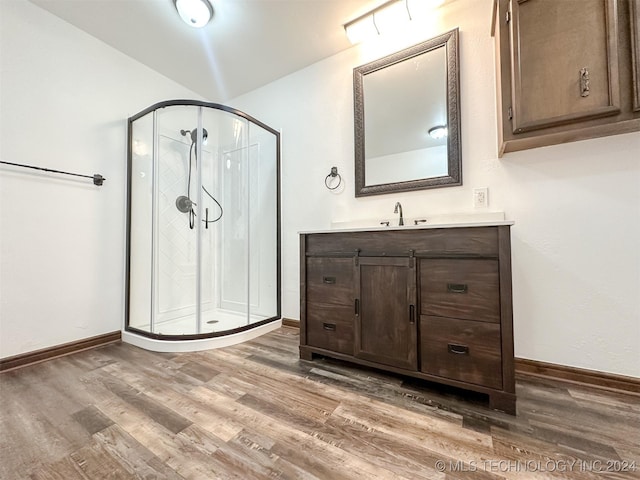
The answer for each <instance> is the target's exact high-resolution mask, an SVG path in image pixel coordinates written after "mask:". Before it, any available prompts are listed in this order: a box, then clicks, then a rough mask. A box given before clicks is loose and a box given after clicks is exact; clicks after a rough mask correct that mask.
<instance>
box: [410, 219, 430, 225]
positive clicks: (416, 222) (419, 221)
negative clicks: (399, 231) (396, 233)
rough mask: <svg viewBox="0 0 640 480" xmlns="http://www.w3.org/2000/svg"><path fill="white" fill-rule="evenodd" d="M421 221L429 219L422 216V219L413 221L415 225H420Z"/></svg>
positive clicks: (424, 221)
mask: <svg viewBox="0 0 640 480" xmlns="http://www.w3.org/2000/svg"><path fill="white" fill-rule="evenodd" d="M419 223H427V219H426V218H421V219H420V220H414V221H413V224H414V225H418V224H419Z"/></svg>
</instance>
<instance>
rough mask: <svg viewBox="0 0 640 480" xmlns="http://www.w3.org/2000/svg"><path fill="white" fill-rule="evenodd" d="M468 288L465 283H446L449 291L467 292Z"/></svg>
mask: <svg viewBox="0 0 640 480" xmlns="http://www.w3.org/2000/svg"><path fill="white" fill-rule="evenodd" d="M468 290H469V288H468V286H467V284H466V283H447V291H448V292H450V293H467V291H468Z"/></svg>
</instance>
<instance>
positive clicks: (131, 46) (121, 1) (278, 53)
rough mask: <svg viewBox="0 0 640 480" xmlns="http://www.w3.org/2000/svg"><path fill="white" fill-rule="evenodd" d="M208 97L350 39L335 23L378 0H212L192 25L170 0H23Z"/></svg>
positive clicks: (276, 73) (225, 95) (255, 82)
mask: <svg viewBox="0 0 640 480" xmlns="http://www.w3.org/2000/svg"><path fill="white" fill-rule="evenodd" d="M30 1H31V2H32V3H34V4H35V5H38V6H40V7H42V8H43V9H45V10H47V11H48V12H50V13H52V14H53V15H55V16H57V17H59V18H61V19H63V20H65V21H67V22H69V23H71V24H72V25H75V26H76V27H78V28H80V29H81V30H84V31H85V32H87V33H88V34H90V35H92V36H94V37H96V38H98V39H100V40H102V41H103V42H105V43H107V44H108V45H111V46H112V47H114V48H115V49H117V50H119V51H121V52H123V53H125V54H126V55H128V56H130V57H132V58H134V59H136V60H137V61H139V62H141V63H143V64H145V65H147V66H148V67H150V68H152V69H153V70H155V71H157V72H159V73H161V74H163V75H165V76H166V77H168V78H171V79H172V80H174V81H176V82H178V83H180V84H182V85H184V86H185V87H187V88H189V89H191V90H193V91H194V92H195V93H197V94H199V95H201V96H202V97H204V98H205V99H207V100H210V101H215V102H225V101H228V100H229V99H232V98H235V97H237V96H239V95H242V94H243V93H246V92H249V91H251V90H254V89H256V88H258V87H260V86H262V85H266V84H268V83H270V82H272V81H274V80H276V79H278V78H281V77H283V76H285V75H288V74H290V73H292V72H295V71H297V70H300V69H301V68H304V67H306V66H308V65H311V64H313V63H315V62H317V61H319V60H322V59H324V58H327V57H330V56H332V55H334V54H336V53H338V52H340V51H342V50H345V49H347V48H349V47H350V46H351V45H350V43H349V41H348V39H347V36H346V35H345V33H344V29H343V27H342V25H343V24H345V23H347V22H348V21H349V20H352V19H354V18H356V17H358V16H360V15H362V14H364V13H366V12H367V11H369V10H371V9H373V8H374V7H376V6H378V5H380V4H381V3H384V0H211V2H212V4H213V8H214V17H213V20H212V21H211V22H210V23H209V24H208V25H207V26H206V27H204V28H201V29H195V28H191V27H189V26H187V25H186V24H184V23H183V22H182V20H181V19H180V17H179V16H178V13H177V12H176V10H175V8H174V5H173V0H81V1H79V0H30Z"/></svg>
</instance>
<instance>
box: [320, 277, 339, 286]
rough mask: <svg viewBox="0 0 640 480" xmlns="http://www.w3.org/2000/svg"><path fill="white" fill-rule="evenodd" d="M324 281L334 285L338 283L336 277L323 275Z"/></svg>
mask: <svg viewBox="0 0 640 480" xmlns="http://www.w3.org/2000/svg"><path fill="white" fill-rule="evenodd" d="M322 283H326V284H327V285H333V284H334V283H336V277H322Z"/></svg>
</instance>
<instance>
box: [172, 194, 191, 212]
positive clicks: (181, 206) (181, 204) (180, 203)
mask: <svg viewBox="0 0 640 480" xmlns="http://www.w3.org/2000/svg"><path fill="white" fill-rule="evenodd" d="M194 205H195V203H194V202H192V201H191V199H190V198H189V197H186V196H184V195H180V196H179V197H178V198H176V208H177V209H178V210H180V211H181V212H182V213H189V212H190V211H191V209H192V208H193V206H194Z"/></svg>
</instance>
